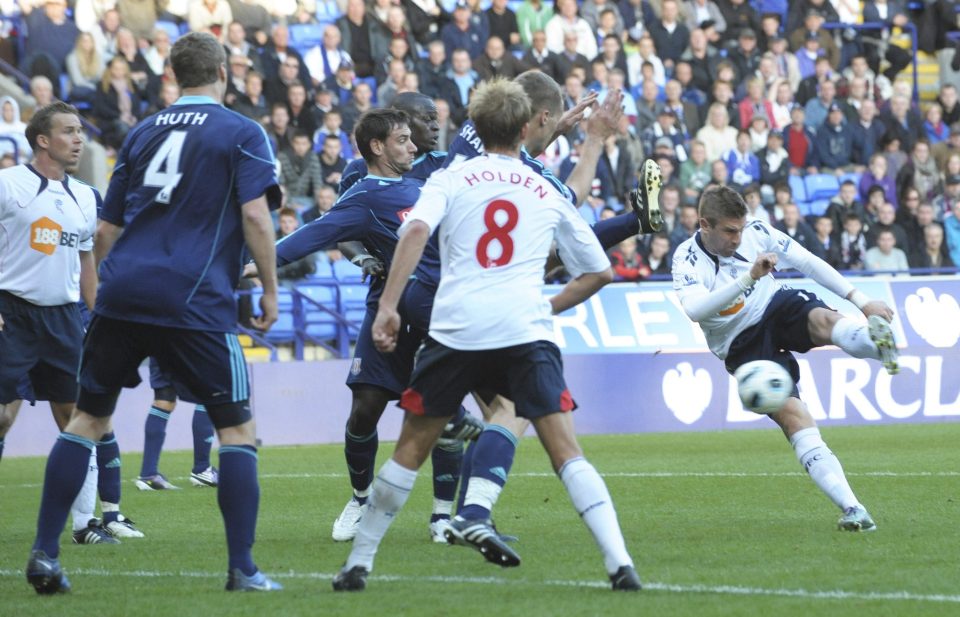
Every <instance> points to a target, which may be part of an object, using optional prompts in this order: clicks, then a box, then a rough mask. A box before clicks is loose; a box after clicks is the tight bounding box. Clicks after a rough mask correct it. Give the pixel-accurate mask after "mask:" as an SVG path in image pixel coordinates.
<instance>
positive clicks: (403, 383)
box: [347, 306, 426, 399]
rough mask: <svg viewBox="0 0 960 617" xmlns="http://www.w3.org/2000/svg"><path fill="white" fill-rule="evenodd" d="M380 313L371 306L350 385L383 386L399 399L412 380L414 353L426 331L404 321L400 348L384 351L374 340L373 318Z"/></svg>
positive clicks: (348, 383)
mask: <svg viewBox="0 0 960 617" xmlns="http://www.w3.org/2000/svg"><path fill="white" fill-rule="evenodd" d="M376 316H377V309H376V307H372V306H368V307H367V313H366V315H364V317H363V324H362V325H361V326H360V335H359V336H358V337H357V344H356V347H354V350H353V362H352V363H351V364H350V373H349V374H348V375H347V385H348V386H350V388H351V389H352V388H357V387H363V386H374V387H377V388H382V389H383V390H386V391H388V392H390V394H391V395H392V398H394V399H397V398H400V393H401V392H403V390H404V388H406V387H407V384H408V383H409V382H410V373H411V372H412V371H413V357H414V355H416V353H417V348H418V347H419V346H420V341H422V340H423V337H424V336H425V335H426V333H425V332H424V331H422V330H414V329H412V328H410V327H408V326H407V325H406V324H404V323H402V324H401V326H400V336H399V337H398V339H397V348H396V349H395V350H394V351H393V352H392V353H380V352H379V351H378V350H377V348H376V346H375V345H374V344H373V320H374V319H375V318H376Z"/></svg>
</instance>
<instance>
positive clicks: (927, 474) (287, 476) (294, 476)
mask: <svg viewBox="0 0 960 617" xmlns="http://www.w3.org/2000/svg"><path fill="white" fill-rule="evenodd" d="M600 475H601V476H603V477H605V478H801V477H804V476H805V475H806V474H804V473H803V472H800V471H783V472H756V473H754V472H740V471H613V472H610V473H602V474H600ZM846 475H847V476H852V477H861V478H956V477H960V471H862V472H856V471H848V472H846ZM555 476H556V474H554V473H550V472H545V471H523V472H517V473H511V474H510V477H511V478H553V477H555ZM259 477H260V478H268V479H279V480H312V479H342V478H347V477H349V476H348V475H347V474H345V473H261V474H259ZM130 479H132V478H130ZM170 479H171V480H188V479H189V478H188V477H187V476H170ZM42 486H43V484H40V483H28V484H0V489H5V488H40V487H42Z"/></svg>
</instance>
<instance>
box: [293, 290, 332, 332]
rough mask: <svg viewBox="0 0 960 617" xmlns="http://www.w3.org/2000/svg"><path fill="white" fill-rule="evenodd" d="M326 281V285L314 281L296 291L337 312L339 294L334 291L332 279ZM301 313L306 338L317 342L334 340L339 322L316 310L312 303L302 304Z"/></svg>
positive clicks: (326, 313)
mask: <svg viewBox="0 0 960 617" xmlns="http://www.w3.org/2000/svg"><path fill="white" fill-rule="evenodd" d="M327 281H328V283H327V284H322V283H320V282H319V281H315V282H313V283H305V284H302V285H298V286H297V290H298V291H299V292H300V293H302V294H303V295H305V296H306V297H308V298H310V299H311V300H313V301H314V302H318V303H319V304H322V305H323V306H325V307H327V308H328V309H330V310H332V311H335V312H338V311H339V310H340V306H339V303H338V302H337V297H338V295H339V294H338V292H337V289H336V282H335V281H333V280H332V279H327ZM303 312H304V326H305V330H306V333H307V336H309V337H311V338H312V339H314V340H318V341H332V340H334V339H336V337H337V333H338V331H339V322H338V321H337V319H336V318H335V317H334V316H333V315H331V314H330V313H328V312H326V311H324V310H322V309H320V308H318V307H317V306H316V305H314V304H313V303H312V302H306V301H305V302H304V303H303Z"/></svg>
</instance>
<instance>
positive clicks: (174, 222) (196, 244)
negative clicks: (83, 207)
mask: <svg viewBox="0 0 960 617" xmlns="http://www.w3.org/2000/svg"><path fill="white" fill-rule="evenodd" d="M262 195H266V197H267V203H268V204H269V206H270V208H271V209H275V208H277V207H279V206H280V187H279V180H278V178H277V167H276V163H275V160H274V156H273V151H272V149H271V146H270V142H269V140H268V139H267V135H266V133H265V132H264V130H263V129H262V128H261V127H260V125H258V124H257V123H256V122H254V121H252V120H250V119H248V118H245V117H244V116H241V115H240V114H238V113H235V112H233V111H230V110H228V109H226V108H225V107H223V106H222V105H220V104H218V103H216V102H215V101H214V100H213V99H211V98H209V97H202V96H185V97H181V98H180V99H179V100H178V101H177V102H176V103H175V104H174V105H172V106H171V107H169V108H168V109H165V110H164V111H161V112H159V113H157V114H154V115H152V116H150V117H148V118H147V119H145V120H144V121H143V122H141V123H140V124H138V125H137V126H136V127H134V128H133V129H132V130H131V131H130V133H129V135H128V136H127V139H126V141H125V142H124V144H123V147H122V149H121V151H120V153H119V155H118V158H117V164H116V167H115V168H114V172H113V177H112V179H111V181H110V188H109V190H108V191H107V196H106V198H105V199H104V204H103V208H102V210H101V212H100V218H101V219H103V220H104V221H107V222H110V223H113V224H114V225H118V226H120V227H123V233H122V234H121V235H120V237H119V239H118V240H117V242H116V244H114V246H113V248H112V250H111V251H110V254H109V255H108V256H107V258H106V259H105V260H104V261H103V263H102V264H101V265H100V280H101V285H100V290H99V292H98V293H97V303H96V308H95V312H96V313H98V314H101V315H106V316H108V317H112V318H115V319H122V320H127V321H136V322H141V323H150V324H156V325H161V326H169V327H177V328H187V329H193V330H210V331H222V332H230V331H233V330H235V329H236V322H237V308H236V300H235V298H234V289H235V288H236V285H237V282H238V281H239V279H240V273H241V271H242V253H243V250H244V235H243V223H242V210H241V206H242V205H243V204H245V203H247V202H249V201H251V200H253V199H256V198H258V197H260V196H262Z"/></svg>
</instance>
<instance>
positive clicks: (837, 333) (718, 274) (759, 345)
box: [673, 186, 898, 531]
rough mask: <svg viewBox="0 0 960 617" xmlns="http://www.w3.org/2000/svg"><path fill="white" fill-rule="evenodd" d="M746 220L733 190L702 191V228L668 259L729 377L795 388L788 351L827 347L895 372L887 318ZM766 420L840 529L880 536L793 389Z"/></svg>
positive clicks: (886, 311) (814, 262) (686, 306)
mask: <svg viewBox="0 0 960 617" xmlns="http://www.w3.org/2000/svg"><path fill="white" fill-rule="evenodd" d="M746 217H747V208H746V204H745V203H744V201H743V198H742V197H741V196H740V194H739V193H737V192H736V191H734V190H733V189H731V188H729V187H722V186H716V187H710V188H708V189H707V190H705V191H704V193H703V195H702V196H701V198H700V230H699V231H698V232H696V233H695V234H694V235H693V236H692V237H691V238H690V239H688V240H686V241H685V242H683V243H682V244H680V246H678V247H677V250H676V252H675V253H674V257H673V287H674V289H675V290H676V292H677V294H678V295H679V297H680V303H681V305H682V306H683V310H684V312H686V314H687V316H688V317H690V319H691V320H693V321H695V322H697V323H699V324H700V327H701V329H702V330H703V333H704V335H705V336H706V338H707V344H708V345H709V346H710V350H711V351H712V352H713V353H714V354H715V355H716V356H717V357H718V358H720V359H721V360H723V361H724V363H725V364H726V368H727V370H728V371H729V372H730V373H733V372H734V371H735V370H736V369H737V367H739V366H741V365H743V364H746V363H747V362H750V361H753V360H772V361H774V362H776V363H778V364H780V365H782V366H783V367H784V368H785V369H787V371H789V372H790V375H791V376H792V377H793V380H794V383H796V382H797V381H798V380H799V378H800V371H799V367H798V365H797V361H796V359H795V358H794V357H793V354H792V353H791V352H793V351H795V352H800V353H803V352H806V351H809V350H810V349H812V348H814V347H820V346H823V345H831V344H833V345H836V346H838V347H840V348H841V349H843V350H844V351H845V352H847V353H848V354H850V355H851V356H853V357H856V358H873V359H876V360H880V361H881V362H883V366H884V368H886V370H887V372H888V373H890V374H891V375H892V374H895V373H896V372H897V371H898V364H897V348H896V345H895V343H894V339H893V332H892V330H891V329H890V324H889V322H890V320H891V319H892V318H893V310H892V309H891V308H890V307H889V306H887V305H886V303H884V302H882V301H880V300H871V299H870V298H868V297H867V296H866V295H865V294H864V293H863V292H861V291H858V290H856V289H854V287H853V285H852V284H851V283H850V282H849V281H847V280H846V279H845V278H843V276H841V275H840V273H838V272H837V271H836V270H834V269H833V268H831V267H830V266H828V265H827V264H826V263H825V262H824V261H823V260H821V259H819V258H818V257H815V256H814V255H812V254H811V253H810V252H809V251H807V250H806V249H805V248H803V247H802V246H800V245H799V244H798V243H797V242H795V241H794V240H793V239H792V238H790V236H788V235H786V234H784V233H782V232H780V231H777V230H776V229H773V228H772V227H770V226H769V225H767V224H766V223H763V222H760V221H755V220H749V221H748V220H747V218H746ZM778 264H785V265H786V266H788V267H793V268H796V269H797V270H799V271H800V272H802V273H804V274H805V275H807V276H808V277H809V278H811V279H813V280H814V281H816V282H818V283H820V284H821V285H823V286H824V287H826V288H827V289H829V290H830V291H832V292H833V293H835V294H837V295H838V296H840V297H841V298H846V299H847V300H849V301H850V302H852V303H853V304H855V305H856V306H857V307H858V308H859V309H860V310H861V311H863V314H864V315H865V316H866V317H867V320H866V323H864V322H863V321H860V320H857V319H854V318H852V317H845V316H844V315H842V314H840V313H838V312H837V311H835V310H833V309H831V308H829V307H828V306H827V305H826V304H824V302H823V301H822V300H821V299H820V298H818V297H817V296H816V295H815V294H814V293H813V292H810V291H806V290H802V289H791V288H789V287H787V286H784V285H781V284H780V282H778V281H777V280H776V279H774V278H773V275H772V274H771V273H772V271H773V269H774V268H775V267H776V266H777V265H778ZM770 418H771V419H772V420H773V421H774V422H776V423H777V424H778V425H779V426H780V428H781V429H782V430H783V433H784V435H786V437H787V439H788V440H789V441H790V445H791V446H793V449H794V451H795V452H796V455H797V458H798V459H799V460H800V464H801V465H803V468H804V469H805V470H806V471H807V473H808V474H809V475H810V477H811V478H812V479H813V481H814V483H816V485H817V486H818V487H819V488H820V489H821V490H822V491H823V492H824V493H826V494H827V496H828V497H829V498H830V499H831V501H833V502H834V503H835V504H836V505H837V506H838V507H839V508H840V509H841V510H842V512H843V514H842V516H841V518H840V520H839V523H838V526H839V528H840V529H843V530H847V531H872V530H874V529H876V524H875V523H874V521H873V519H872V518H871V517H870V515H869V514H868V513H867V510H866V508H864V507H863V504H861V503H860V501H859V500H858V499H857V497H856V496H855V495H854V493H853V490H851V488H850V485H849V484H848V483H847V479H846V477H845V476H844V473H843V467H841V465H840V461H839V460H837V457H836V456H834V454H833V452H831V451H830V449H829V448H827V445H826V444H825V443H824V441H823V438H822V437H821V436H820V431H819V429H818V428H817V426H816V422H815V421H814V419H813V417H812V416H811V415H810V412H809V411H808V410H807V407H806V405H804V403H803V402H802V401H801V400H800V398H799V392H798V390H797V389H796V387H794V392H793V396H792V397H791V398H789V399H788V400H787V402H786V403H784V405H783V407H782V408H781V409H780V410H779V411H777V412H776V413H773V414H771V415H770Z"/></svg>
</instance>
